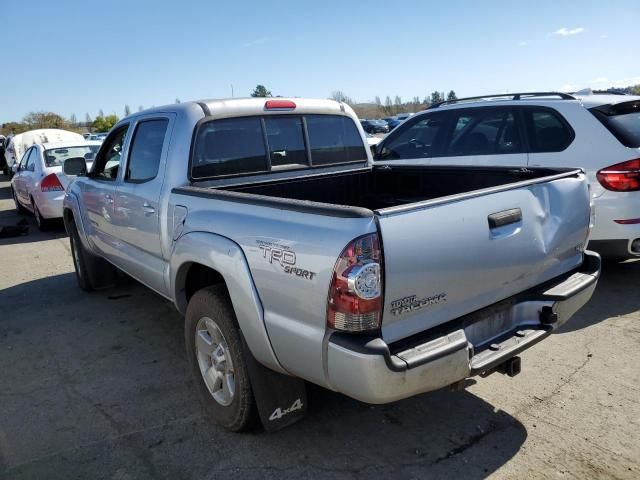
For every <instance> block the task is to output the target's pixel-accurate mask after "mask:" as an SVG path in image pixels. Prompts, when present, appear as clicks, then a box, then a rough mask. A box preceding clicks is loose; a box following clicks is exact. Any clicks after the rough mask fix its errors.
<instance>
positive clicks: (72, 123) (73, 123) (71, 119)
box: [69, 113, 78, 126]
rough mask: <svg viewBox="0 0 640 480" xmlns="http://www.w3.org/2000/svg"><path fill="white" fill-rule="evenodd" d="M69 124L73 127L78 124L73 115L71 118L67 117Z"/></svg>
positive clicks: (73, 114)
mask: <svg viewBox="0 0 640 480" xmlns="http://www.w3.org/2000/svg"><path fill="white" fill-rule="evenodd" d="M69 123H70V124H71V125H73V126H75V125H76V124H77V123H78V119H77V118H76V114H75V113H72V114H71V116H70V117H69Z"/></svg>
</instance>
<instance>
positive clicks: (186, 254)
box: [170, 232, 286, 373]
mask: <svg viewBox="0 0 640 480" xmlns="http://www.w3.org/2000/svg"><path fill="white" fill-rule="evenodd" d="M194 263H196V264H200V265H204V266H206V267H209V268H212V269H213V270H215V271H217V272H218V273H220V274H221V275H222V277H223V278H224V281H225V283H226V286H227V290H228V291H229V296H230V298H231V303H232V304H233V309H234V311H235V314H236V318H237V320H238V324H239V326H240V329H241V330H242V334H243V335H244V338H245V340H246V341H247V345H248V346H249V349H250V350H251V353H252V354H253V356H254V357H255V358H256V359H257V360H258V361H259V362H261V363H262V364H263V365H265V366H267V367H269V368H271V369H273V370H276V371H278V372H281V373H286V372H285V370H284V369H283V368H282V366H281V365H280V363H279V362H278V359H277V358H276V355H275V353H274V352H273V349H272V348H271V343H270V341H269V337H268V334H267V330H266V327H265V323H264V310H263V307H262V303H261V301H260V297H259V295H258V292H257V290H256V288H255V285H254V283H253V279H252V277H251V271H250V270H249V266H248V264H247V260H246V258H245V256H244V253H243V251H242V249H241V248H240V247H239V246H238V245H237V244H236V243H234V242H233V241H231V240H229V239H228V238H226V237H223V236H220V235H216V234H213V233H207V232H190V233H188V234H186V235H183V236H182V237H180V238H179V239H178V241H177V242H176V244H175V246H174V250H173V253H172V255H171V261H170V281H171V291H172V292H173V294H174V301H175V304H176V307H177V308H178V310H179V311H180V312H182V313H184V312H185V311H186V308H187V299H186V293H185V279H186V274H187V271H188V269H189V267H190V266H191V265H193V264H194Z"/></svg>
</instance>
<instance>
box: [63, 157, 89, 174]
mask: <svg viewBox="0 0 640 480" xmlns="http://www.w3.org/2000/svg"><path fill="white" fill-rule="evenodd" d="M62 171H63V172H64V174H65V175H70V176H79V175H86V174H87V161H86V160H85V159H84V158H83V157H71V158H67V159H66V160H65V161H64V163H63V164H62Z"/></svg>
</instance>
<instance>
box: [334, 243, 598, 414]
mask: <svg viewBox="0 0 640 480" xmlns="http://www.w3.org/2000/svg"><path fill="white" fill-rule="evenodd" d="M599 276H600V257H599V256H598V254H596V253H593V252H585V257H584V262H583V265H582V267H581V269H580V270H579V271H576V272H573V273H571V274H569V275H565V276H563V277H561V278H559V279H555V280H554V281H552V282H548V283H547V284H545V285H541V286H539V287H536V288H534V289H532V290H528V291H526V292H523V293H521V294H518V295H516V296H514V297H512V298H510V299H508V300H505V301H504V302H500V303H499V304H496V305H493V306H491V307H488V308H486V309H483V310H480V311H478V312H474V313H472V314H470V315H467V316H465V317H462V318H460V319H457V320H454V321H452V322H448V323H447V324H445V325H442V326H439V327H436V328H434V329H432V331H427V332H423V333H421V334H418V335H415V336H414V337H411V338H410V339H405V340H403V341H402V342H397V343H396V344H391V345H387V344H386V343H385V342H384V340H382V339H381V338H378V337H362V336H359V335H350V334H344V333H337V332H336V333H333V334H332V335H331V336H330V337H329V341H328V345H327V367H328V377H329V382H330V385H331V386H332V387H333V388H334V389H335V390H336V391H338V392H341V393H343V394H345V395H347V396H349V397H352V398H355V399H357V400H360V401H363V402H366V403H373V404H380V403H388V402H393V401H396V400H400V399H403V398H407V397H410V396H413V395H416V394H419V393H424V392H428V391H432V390H437V389H439V388H442V387H446V386H447V385H451V384H453V383H456V382H458V381H460V380H464V379H465V378H467V377H470V376H473V375H478V374H486V373H488V372H491V371H492V370H493V369H495V368H496V367H498V366H500V365H501V364H503V363H504V362H506V361H507V360H509V359H510V358H513V357H514V356H516V355H518V354H519V353H520V352H522V351H523V350H526V349H527V348H529V347H531V346H533V345H535V344H536V343H538V342H539V341H540V340H542V339H544V338H545V337H547V336H548V335H550V334H551V332H553V330H555V329H556V328H558V327H559V326H560V325H562V324H564V323H565V322H566V321H567V320H569V319H570V318H571V317H572V316H573V315H574V314H575V313H576V312H577V311H578V310H579V309H580V308H581V307H582V306H583V305H584V304H585V303H587V302H588V301H589V299H590V298H591V295H592V294H593V291H594V290H595V288H596V285H597V283H598V278H599Z"/></svg>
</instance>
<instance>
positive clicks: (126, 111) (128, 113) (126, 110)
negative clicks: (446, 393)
mask: <svg viewBox="0 0 640 480" xmlns="http://www.w3.org/2000/svg"><path fill="white" fill-rule="evenodd" d="M129 115H131V108H129V105H125V106H124V116H125V117H128V116H129Z"/></svg>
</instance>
